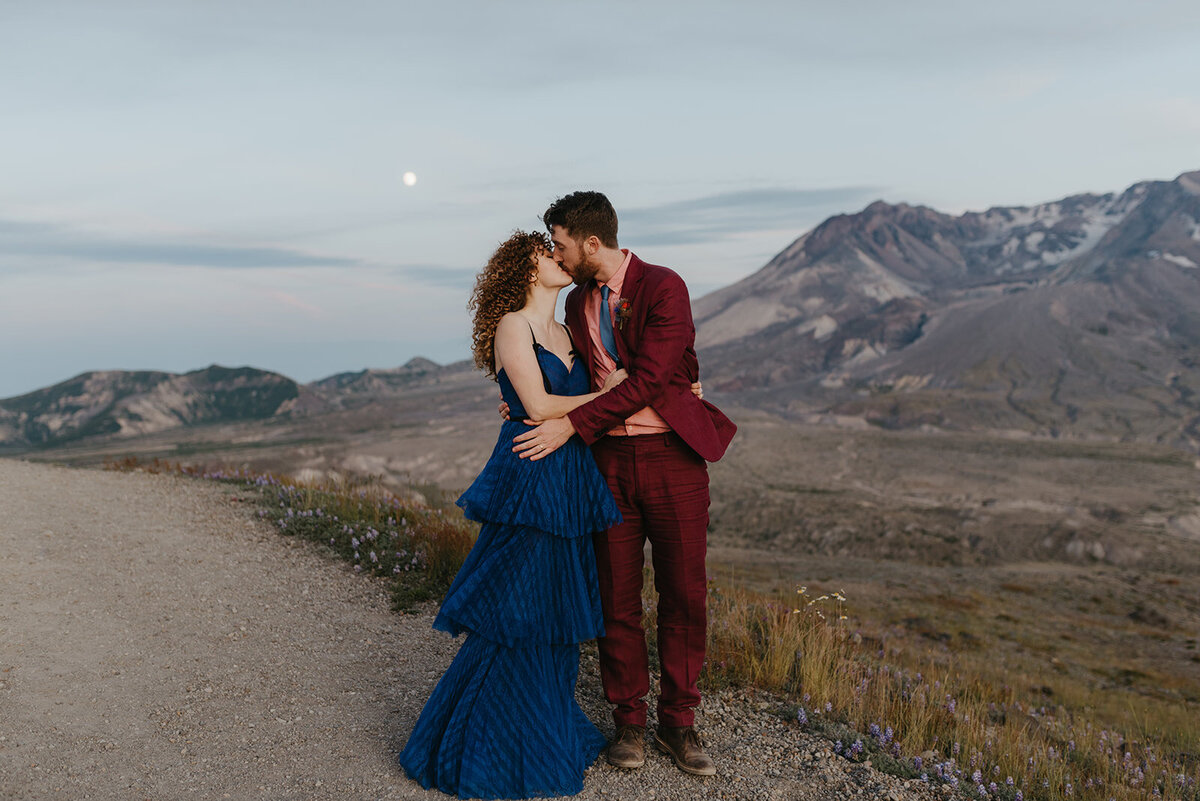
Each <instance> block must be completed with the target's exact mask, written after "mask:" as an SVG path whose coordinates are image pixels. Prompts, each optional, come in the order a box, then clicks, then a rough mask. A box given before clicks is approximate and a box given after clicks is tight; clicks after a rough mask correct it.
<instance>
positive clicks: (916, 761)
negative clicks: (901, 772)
mask: <svg viewBox="0 0 1200 801" xmlns="http://www.w3.org/2000/svg"><path fill="white" fill-rule="evenodd" d="M923 764H925V763H924V761H923V760H922V759H921V758H920V757H919V756H915V757H913V770H917V771H919V770H920V769H921V766H922V765H923Z"/></svg>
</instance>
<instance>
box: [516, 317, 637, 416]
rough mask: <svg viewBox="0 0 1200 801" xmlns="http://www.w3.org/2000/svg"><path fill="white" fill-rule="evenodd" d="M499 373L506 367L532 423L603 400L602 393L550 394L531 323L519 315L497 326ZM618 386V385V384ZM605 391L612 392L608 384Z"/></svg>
mask: <svg viewBox="0 0 1200 801" xmlns="http://www.w3.org/2000/svg"><path fill="white" fill-rule="evenodd" d="M494 347H495V352H496V371H497V372H499V371H500V368H502V367H503V368H504V372H505V373H506V374H507V375H508V380H509V381H511V382H512V385H513V389H515V390H516V391H517V397H519V398H520V399H521V405H522V406H524V407H525V412H526V414H528V415H529V417H530V418H531V419H533V420H549V419H551V418H554V417H562V416H563V415H565V414H566V413H567V412H569V411H571V410H572V409H574V408H576V407H578V406H582V405H583V404H585V403H587V402H588V401H590V400H594V399H596V398H598V397H600V396H601V395H602V394H603V393H602V392H589V393H587V394H586V395H550V394H549V393H547V392H546V385H545V384H544V383H543V382H542V371H541V368H540V367H539V366H538V361H537V355H536V354H535V352H534V350H533V336H532V334H530V332H529V324H528V323H526V322H525V319H524V318H523V317H521V316H520V315H519V314H517V313H516V312H512V313H509V314H506V315H504V317H502V318H500V324H499V325H497V326H496V341H495V346H494ZM618 383H619V382H618ZM614 386H615V384H614ZM605 389H606V390H607V389H611V387H610V386H609V385H608V384H606V385H605Z"/></svg>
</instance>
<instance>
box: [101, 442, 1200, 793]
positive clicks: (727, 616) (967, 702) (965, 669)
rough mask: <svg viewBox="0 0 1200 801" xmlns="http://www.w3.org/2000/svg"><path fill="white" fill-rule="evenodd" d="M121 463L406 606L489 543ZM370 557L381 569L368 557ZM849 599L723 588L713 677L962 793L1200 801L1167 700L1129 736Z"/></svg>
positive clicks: (342, 499)
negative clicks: (251, 507) (190, 486)
mask: <svg viewBox="0 0 1200 801" xmlns="http://www.w3.org/2000/svg"><path fill="white" fill-rule="evenodd" d="M110 466H112V467H115V468H118V469H148V470H151V471H164V470H171V471H178V472H184V473H187V474H189V475H196V476H200V477H206V478H211V479H218V480H229V481H235V482H238V483H240V484H243V485H252V486H256V487H258V488H260V490H261V491H262V497H263V499H264V501H265V504H264V508H263V510H262V512H261V514H262V516H263V517H266V518H269V519H271V520H273V521H274V523H275V525H276V526H277V527H278V528H279V530H280V532H281V533H283V534H288V535H300V536H305V537H308V538H310V539H313V540H315V541H317V542H321V543H323V544H325V545H327V546H329V547H330V548H332V549H333V550H334V552H336V553H337V554H338V555H340V556H341V557H342V558H345V559H347V560H348V561H351V562H353V563H354V564H355V565H356V567H357V568H358V569H360V570H363V571H367V572H371V573H374V574H376V575H390V577H391V578H392V579H393V580H394V581H395V582H396V586H397V587H398V588H399V589H398V590H397V598H398V605H399V606H404V605H406V604H409V603H412V602H413V601H415V600H420V599H422V598H425V597H437V596H438V594H439V593H440V592H444V590H445V587H446V586H448V584H449V581H450V579H451V578H452V577H453V574H454V571H455V570H457V568H458V566H459V565H460V564H461V561H462V558H463V557H464V556H465V555H466V553H467V551H468V550H469V548H470V545H471V542H472V541H473V533H472V531H471V529H470V528H469V527H467V526H464V525H463V524H462V523H461V521H460V520H457V519H456V518H454V516H452V515H451V516H448V515H446V514H445V513H444V512H443V511H442V510H435V509H428V508H421V507H417V506H412V505H410V504H407V503H405V502H404V501H401V500H400V499H399V498H397V497H396V496H395V495H393V494H392V493H390V492H388V491H387V490H384V489H382V488H381V487H379V486H375V485H372V484H371V483H370V482H361V481H360V482H353V483H342V484H340V485H327V486H321V487H310V486H300V485H297V484H295V483H294V482H289V481H286V480H281V479H278V478H275V477H272V476H252V475H246V474H244V473H233V474H229V473H225V472H222V471H202V470H195V469H191V468H181V467H180V466H178V465H170V464H167V463H150V464H148V465H142V464H139V463H137V462H136V461H132V462H129V461H127V462H122V463H113V464H111V465H110ZM381 542H382V543H387V545H388V548H389V549H390V552H391V553H392V554H394V556H389V557H388V561H386V562H384V561H383V559H381V558H380V556H379V555H380V553H382V552H383V548H382V547H378V548H376V547H372V546H373V545H375V544H377V543H381ZM368 548H370V549H371V550H370V551H369V552H370V553H374V554H375V557H376V559H378V560H379V561H375V560H372V559H370V558H368V557H367V556H366V554H365V552H368V551H367V549H368ZM400 553H404V558H403V559H401V558H397V557H399V555H400ZM418 554H419V555H418ZM406 567H407V569H406ZM646 586H647V588H648V593H647V597H646V604H645V609H646V616H645V622H646V625H647V627H648V629H650V630H651V636H650V642H651V644H653V642H654V637H653V631H652V630H653V627H654V621H655V614H654V608H655V598H654V595H653V590H652V589H649V588H651V587H652V582H650V581H647V582H646ZM439 588H440V589H439ZM1011 591H1013V592H1018V593H1020V592H1021V589H1020V588H1017V587H1016V586H1014V587H1012V588H1011ZM978 602H979V600H978V599H971V600H970V604H969V605H970V606H971V607H972V608H973V607H974V606H975V605H977V604H978ZM846 603H847V601H846V598H845V595H844V594H843V593H841V592H828V593H821V594H816V593H810V592H809V591H808V590H807V588H804V587H801V588H799V589H798V590H797V591H796V592H794V593H788V594H783V595H777V596H775V597H771V596H767V595H762V594H758V593H754V592H751V591H749V590H745V589H739V588H737V587H731V586H729V587H727V586H718V585H716V584H715V583H714V584H710V592H709V648H708V662H707V667H706V670H705V673H704V676H703V679H702V680H703V682H704V683H705V685H706V686H708V687H710V688H712V687H715V686H749V687H756V688H761V689H763V690H767V691H770V692H772V693H776V694H778V695H780V696H781V697H783V698H786V699H789V701H790V703H791V704H792V706H791V709H790V712H789V714H790V716H792V717H793V718H794V719H795V720H797V722H798V725H801V726H804V727H806V728H808V729H810V730H813V731H817V732H821V733H824V734H826V735H827V736H829V737H830V739H833V740H836V741H837V742H836V743H835V748H836V749H837V750H838V751H839V752H840V753H843V754H844V755H845V756H846V757H847V758H849V759H854V760H864V759H867V758H870V759H871V761H872V763H873V764H874V765H875V766H876V767H879V768H882V769H885V770H888V771H890V772H893V773H897V774H899V775H904V776H909V777H914V778H921V777H924V778H925V779H926V780H928V781H933V782H939V781H940V782H945V783H948V784H952V785H956V786H959V787H960V788H961V789H963V790H964V791H965V792H966V793H967V794H968V795H973V796H979V797H989V798H1000V799H1019V798H1020V799H1024V798H1028V799H1035V798H1039V799H1068V798H1070V799H1075V798H1079V799H1097V800H1100V799H1109V798H1112V799H1135V798H1146V797H1150V796H1156V797H1162V798H1167V799H1184V800H1187V801H1196V799H1197V798H1200V794H1198V792H1197V778H1198V776H1200V767H1198V766H1200V727H1198V726H1197V724H1196V722H1195V721H1194V720H1192V719H1191V718H1190V717H1186V716H1184V715H1182V714H1173V713H1172V712H1171V709H1170V707H1166V706H1156V707H1149V708H1148V709H1149V711H1148V712H1146V713H1144V714H1142V715H1140V716H1136V715H1135V716H1134V718H1133V721H1134V722H1133V725H1130V726H1128V727H1126V728H1125V729H1124V730H1123V731H1114V730H1112V729H1111V728H1104V727H1101V726H1099V725H1097V724H1096V723H1094V722H1093V721H1094V720H1095V719H1096V718H1095V716H1094V715H1093V714H1089V713H1090V712H1092V711H1094V710H1093V709H1092V708H1091V707H1089V706H1088V704H1089V703H1092V702H1094V698H1092V697H1091V696H1078V697H1073V696H1072V695H1071V694H1070V693H1069V692H1066V691H1063V692H1062V693H1061V694H1060V696H1059V697H1058V704H1057V705H1055V706H1053V707H1051V706H1047V705H1035V704H1032V703H1030V702H1029V701H1028V699H1025V700H1022V699H1021V698H1019V697H1018V694H1017V693H1016V692H1014V690H1013V689H1012V687H1011V686H1009V684H1008V683H1006V682H1005V681H1004V677H1003V675H997V673H996V672H995V671H988V670H983V669H980V668H981V666H979V665H972V664H971V663H970V662H969V661H964V662H956V663H951V664H946V663H945V662H944V661H943V662H939V663H937V664H935V663H934V660H932V659H922V658H921V657H920V656H919V655H913V654H912V653H911V652H908V653H906V654H900V653H896V652H887V651H886V650H885V649H884V648H883V647H881V645H882V644H881V643H880V642H879V641H877V640H872V639H870V638H862V637H861V636H859V635H858V634H856V633H854V632H852V631H851V630H850V629H849V627H848V625H847V614H846ZM955 606H956V608H963V603H962V602H958V603H956V604H955Z"/></svg>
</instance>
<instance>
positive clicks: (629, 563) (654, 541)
mask: <svg viewBox="0 0 1200 801" xmlns="http://www.w3.org/2000/svg"><path fill="white" fill-rule="evenodd" d="M592 453H593V454H594V455H595V457H596V464H597V465H599V467H600V472H601V473H603V474H604V477H605V478H606V479H607V480H608V486H609V488H610V489H611V490H612V494H613V497H614V498H616V501H617V506H618V507H619V508H620V510H621V515H622V517H623V518H624V520H623V521H622V522H621V523H620V524H619V525H616V526H614V527H613V528H610V529H609V530H608V531H604V532H600V533H598V534H596V535H595V546H596V567H597V571H598V573H599V575H600V602H601V606H602V607H603V609H604V628H605V636H604V637H601V638H600V640H599V645H600V679H601V681H602V683H603V685H604V696H605V698H607V699H608V701H609V703H612V704H615V705H616V709H614V710H613V720H614V721H615V722H616V724H617V725H618V726H621V725H625V724H636V725H639V726H645V725H646V694H647V693H648V692H649V691H650V675H649V660H648V657H647V654H646V633H645V631H644V630H643V629H642V565H643V561H644V560H643V555H642V554H643V548H644V546H645V542H646V540H650V547H651V555H652V559H653V561H654V587H655V589H656V590H658V657H659V662H660V664H661V667H662V681H661V686H660V688H659V697H658V722H659V724H661V725H665V726H691V725H692V722H693V718H694V712H693V709H694V707H696V706H697V705H698V704H699V703H700V692H699V690H697V689H696V680H697V679H698V678H699V676H700V668H701V666H702V665H703V664H704V646H705V632H706V623H707V609H706V598H707V592H708V585H707V579H706V575H705V568H704V556H705V551H706V548H707V533H708V465H707V464H705V462H704V460H703V459H701V458H700V457H699V456H698V455H696V452H695V451H693V450H692V449H691V448H689V447H688V446H687V445H685V444H684V443H683V440H681V439H680V438H679V436H678V435H676V434H674V433H667V434H648V435H642V436H636V437H603V438H601V439H600V440H599V441H598V442H596V443H595V444H594V445H593V446H592Z"/></svg>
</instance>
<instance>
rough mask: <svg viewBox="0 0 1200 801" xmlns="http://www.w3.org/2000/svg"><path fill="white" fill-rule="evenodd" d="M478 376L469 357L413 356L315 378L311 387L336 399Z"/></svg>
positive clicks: (395, 391) (381, 393)
mask: <svg viewBox="0 0 1200 801" xmlns="http://www.w3.org/2000/svg"><path fill="white" fill-rule="evenodd" d="M476 376H477V371H476V369H475V365H474V363H473V362H472V361H471V360H469V359H466V360H463V361H458V362H454V363H453V364H447V365H440V364H438V363H437V362H433V361H430V360H429V359H425V358H422V357H420V356H418V357H416V358H414V359H410V360H409V361H408V362H406V363H405V364H404V365H403V366H401V367H395V368H392V369H382V370H381V369H366V370H359V371H357V372H348V373H336V374H334V375H331V376H329V377H327V378H322V379H320V380H318V381H314V382H312V383H311V384H309V385H308V386H309V387H311V388H312V389H313V390H315V391H318V392H322V393H324V394H326V395H327V397H329V398H331V399H333V398H336V397H339V396H347V397H355V396H357V397H364V396H379V395H388V394H394V393H398V392H404V391H406V390H412V389H415V388H418V387H429V386H437V385H441V384H445V383H447V382H454V381H455V380H456V379H461V378H463V377H467V378H468V379H474V378H475V377H476Z"/></svg>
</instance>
